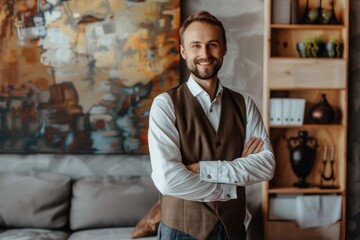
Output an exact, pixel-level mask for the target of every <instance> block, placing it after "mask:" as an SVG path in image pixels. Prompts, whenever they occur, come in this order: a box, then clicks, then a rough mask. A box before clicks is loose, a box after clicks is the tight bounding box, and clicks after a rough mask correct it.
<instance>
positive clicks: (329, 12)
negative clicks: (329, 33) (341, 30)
mask: <svg viewBox="0 0 360 240" xmlns="http://www.w3.org/2000/svg"><path fill="white" fill-rule="evenodd" d="M330 5H331V8H330V9H322V11H321V20H322V23H324V24H338V23H339V22H338V20H337V18H336V15H335V9H334V5H335V4H334V0H331V1H330Z"/></svg>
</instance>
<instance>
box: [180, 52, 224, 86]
mask: <svg viewBox="0 0 360 240" xmlns="http://www.w3.org/2000/svg"><path fill="white" fill-rule="evenodd" d="M202 61H211V62H214V63H215V64H213V65H212V66H209V67H207V68H204V69H199V67H198V64H197V63H198V62H202ZM221 65H222V64H221V63H219V61H217V59H216V58H213V57H211V58H208V59H199V60H196V61H194V63H193V64H191V63H189V62H187V67H188V69H189V71H190V72H191V73H192V74H193V75H194V76H195V77H197V78H199V79H201V80H209V79H212V78H214V77H215V76H217V74H218V72H219V70H220V68H221Z"/></svg>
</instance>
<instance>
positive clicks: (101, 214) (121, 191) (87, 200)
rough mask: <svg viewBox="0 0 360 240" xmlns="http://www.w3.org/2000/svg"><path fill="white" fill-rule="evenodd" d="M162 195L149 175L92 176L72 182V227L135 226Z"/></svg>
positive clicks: (77, 228) (73, 228)
mask: <svg viewBox="0 0 360 240" xmlns="http://www.w3.org/2000/svg"><path fill="white" fill-rule="evenodd" d="M158 199H159V192H158V190H157V189H156V187H155V186H154V184H153V182H152V180H151V178H150V177H149V176H136V177H127V176H103V177H99V176H89V177H84V178H81V179H79V180H77V181H76V182H75V183H74V185H73V194H72V201H71V211H70V228H71V229H72V230H79V229H86V228H100V227H126V226H135V225H136V223H137V222H138V221H139V220H140V219H141V218H142V217H143V216H145V215H146V213H147V212H148V211H149V209H150V208H151V207H152V206H153V205H154V203H155V202H156V201H157V200H158Z"/></svg>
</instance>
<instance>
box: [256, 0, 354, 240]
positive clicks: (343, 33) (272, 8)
mask: <svg viewBox="0 0 360 240" xmlns="http://www.w3.org/2000/svg"><path fill="white" fill-rule="evenodd" d="M291 2H292V1H291ZM332 3H334V5H332ZM286 4H290V6H289V5H287V7H289V9H290V10H289V11H288V12H285V13H284V9H285V7H286V6H285V5H286ZM296 4H297V6H295V7H294V6H293V5H291V3H289V2H288V1H275V0H270V1H264V6H265V8H264V9H265V16H264V20H265V24H264V30H265V31H264V84H263V96H264V97H263V99H264V102H263V108H264V109H263V112H264V115H263V118H264V123H265V127H266V129H267V130H268V134H269V139H270V141H271V144H272V147H273V152H274V156H275V159H276V169H275V173H274V177H273V178H272V179H271V180H269V181H268V182H266V183H264V184H263V216H269V212H271V211H273V210H274V209H273V205H271V204H272V203H271V201H270V200H273V198H279V199H281V198H282V199H284V198H287V197H289V198H296V197H297V195H337V197H338V198H341V200H342V206H341V221H338V222H336V223H335V224H332V225H329V226H324V227H314V228H307V229H303V228H300V227H299V226H298V224H297V223H296V222H295V221H283V219H281V220H280V219H276V217H274V216H275V215H272V218H271V219H270V218H266V217H264V239H265V240H277V239H283V238H284V236H290V237H289V239H293V240H295V239H296V240H300V239H330V240H344V239H345V229H346V199H345V198H346V167H347V155H348V153H347V145H348V144H347V138H348V137H347V133H348V125H347V122H348V59H349V0H337V1H332V0H324V1H321V4H322V5H321V7H322V8H324V9H330V8H331V9H332V10H334V13H335V16H336V18H337V20H338V24H299V22H302V21H301V20H302V19H303V16H308V15H306V14H308V12H306V11H307V10H308V9H316V8H318V7H319V6H318V5H319V2H318V1H307V0H299V1H296ZM294 11H296V12H297V15H293V13H294ZM288 13H290V14H289V15H290V19H289V18H288V17H289V16H288ZM285 17H286V18H285ZM275 22H276V23H280V22H282V23H286V24H275ZM290 22H297V24H290ZM335 39H336V40H337V41H338V42H339V43H341V44H342V45H341V46H339V45H338V46H337V48H335V49H334V48H333V49H331V48H329V47H330V46H329V45H328V44H324V45H315V44H313V45H310V47H309V45H307V46H306V47H307V48H306V49H305V50H306V51H308V52H306V54H305V55H306V56H321V57H312V58H301V56H304V52H303V51H301V52H300V50H303V49H302V48H301V49H300V47H302V46H301V45H299V43H304V42H305V41H307V40H314V41H321V42H323V43H329V42H332V41H334V40H335ZM309 51H310V52H309ZM334 51H336V54H333V53H334ZM300 53H301V54H302V55H301V56H300ZM326 56H337V57H336V58H327V57H326ZM323 95H326V98H327V101H328V103H329V104H330V106H331V107H332V109H333V110H334V111H335V117H334V119H333V120H332V121H330V122H331V124H315V123H314V120H313V119H312V116H313V114H314V113H313V111H312V110H313V107H314V106H316V105H317V104H318V103H319V102H320V100H321V98H322V96H323ZM276 98H278V99H301V101H303V100H305V106H304V111H303V113H304V116H303V119H301V118H299V117H298V118H296V119H300V120H301V121H300V122H298V123H303V125H270V122H271V124H274V123H275V124H276V122H274V121H273V120H274V114H275V113H276V114H275V115H276V118H275V119H278V118H280V120H279V121H278V123H281V122H282V123H286V124H289V123H292V122H289V121H286V119H287V118H289V115H291V114H292V113H294V112H296V111H295V110H294V108H293V107H291V104H289V102H288V101H278V102H280V103H279V104H278V105H274V102H275V103H276V101H272V100H273V99H276ZM290 102H291V101H290ZM279 106H280V107H279ZM272 107H273V109H272ZM279 109H280V110H279ZM297 110H298V109H297ZM301 114H302V112H301ZM293 115H294V114H293ZM300 130H305V131H306V132H307V133H308V136H310V137H311V140H310V141H309V142H307V141H305V142H304V141H303V142H301V140H299V138H297V137H298V136H299V131H300ZM290 139H292V140H293V139H296V140H297V142H296V143H295V142H291V141H292V140H290ZM314 139H315V140H316V141H313V140H314ZM314 142H315V143H314ZM290 143H293V145H294V146H291V145H290ZM303 143H304V144H306V145H309V147H310V148H312V149H313V150H314V152H312V155H311V156H310V155H306V154H309V152H307V153H304V154H300V153H299V155H301V158H300V159H301V160H296V161H295V160H294V159H296V158H297V157H294V155H296V154H297V153H298V152H295V150H294V149H295V148H296V147H298V146H300V145H301V144H303ZM296 144H297V145H296ZM333 146H335V148H333ZM329 148H330V149H335V151H332V150H331V156H332V157H331V158H332V159H333V160H334V162H332V164H329V161H330V152H329V151H328V149H329ZM300 149H304V147H301V148H300ZM298 150H299V148H297V149H296V151H298ZM304 155H306V157H304ZM325 158H326V164H324V159H325ZM290 159H292V160H293V161H291V160H290ZM309 161H310V162H309ZM301 175H306V182H307V183H309V187H308V188H298V187H295V185H293V184H294V183H298V181H299V176H301ZM324 175H325V178H326V177H329V178H330V176H332V177H333V178H332V179H331V180H330V181H326V183H324ZM321 181H323V183H324V184H330V183H331V184H334V185H335V186H337V188H335V189H334V188H333V189H331V188H320V183H321ZM282 195H284V196H282ZM286 195H289V196H286ZM278 207H279V208H280V209H284V205H283V204H282V203H281V204H280V205H279V206H278ZM290 209H294V207H291V208H290ZM287 210H289V209H287ZM295 210H296V209H295ZM271 213H273V212H271ZM274 220H275V221H274ZM276 220H279V221H276ZM292 220H293V219H292Z"/></svg>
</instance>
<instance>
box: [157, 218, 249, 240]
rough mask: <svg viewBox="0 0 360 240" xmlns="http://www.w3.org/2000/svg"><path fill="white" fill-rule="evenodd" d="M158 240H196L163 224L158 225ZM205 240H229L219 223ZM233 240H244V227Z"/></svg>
mask: <svg viewBox="0 0 360 240" xmlns="http://www.w3.org/2000/svg"><path fill="white" fill-rule="evenodd" d="M157 239H158V240H197V239H196V238H194V237H192V236H190V235H188V234H186V233H183V232H180V231H178V230H176V229H174V228H171V227H169V226H166V225H165V224H162V223H160V225H159V228H158V234H157ZM206 240H229V239H228V237H227V235H226V231H225V228H224V226H223V225H222V223H221V222H220V221H219V222H218V223H217V224H216V225H215V227H214V229H213V230H212V231H211V233H210V235H209V236H208V237H207V238H206ZM234 240H246V230H245V227H243V228H242V229H241V231H240V232H239V233H238V235H237V236H236V238H235V239H234Z"/></svg>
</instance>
